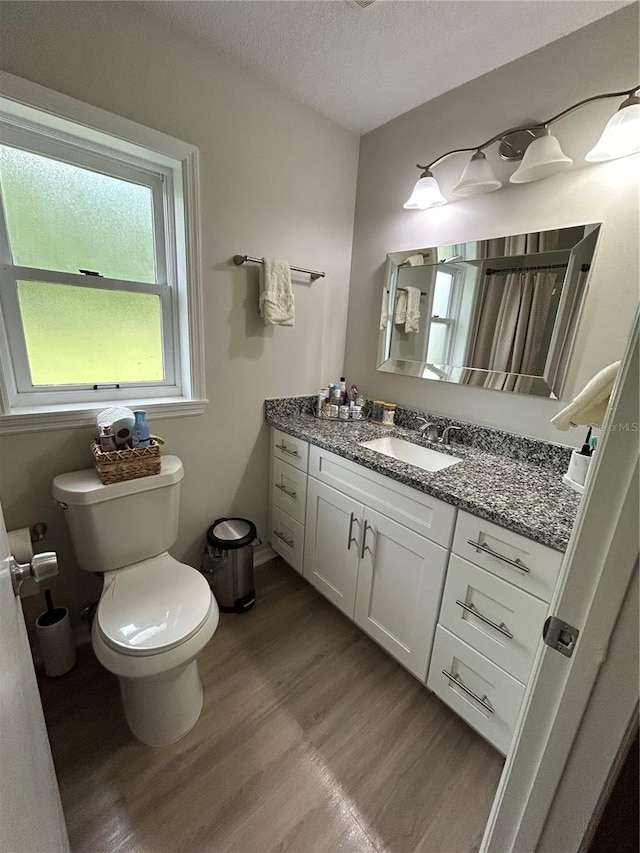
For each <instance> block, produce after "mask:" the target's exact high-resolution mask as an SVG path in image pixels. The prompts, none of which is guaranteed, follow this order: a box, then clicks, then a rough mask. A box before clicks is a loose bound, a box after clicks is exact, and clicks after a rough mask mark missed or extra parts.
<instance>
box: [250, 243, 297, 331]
mask: <svg viewBox="0 0 640 853" xmlns="http://www.w3.org/2000/svg"><path fill="white" fill-rule="evenodd" d="M259 304H260V316H261V317H262V319H263V320H264V324H265V326H293V324H294V321H295V318H296V308H295V302H294V299H293V289H292V287H291V270H290V269H289V264H288V263H287V262H286V261H278V260H276V259H275V258H263V263H262V266H261V268H260V303H259Z"/></svg>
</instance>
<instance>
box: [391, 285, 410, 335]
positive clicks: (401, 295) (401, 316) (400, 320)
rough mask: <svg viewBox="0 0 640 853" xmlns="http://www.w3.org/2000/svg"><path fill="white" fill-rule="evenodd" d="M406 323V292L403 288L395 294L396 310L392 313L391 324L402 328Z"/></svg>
mask: <svg viewBox="0 0 640 853" xmlns="http://www.w3.org/2000/svg"><path fill="white" fill-rule="evenodd" d="M406 321H407V291H406V290H405V289H404V288H403V289H402V290H399V291H398V292H397V293H396V310H395V311H394V312H393V322H394V323H395V324H396V325H397V326H404V324H405V323H406Z"/></svg>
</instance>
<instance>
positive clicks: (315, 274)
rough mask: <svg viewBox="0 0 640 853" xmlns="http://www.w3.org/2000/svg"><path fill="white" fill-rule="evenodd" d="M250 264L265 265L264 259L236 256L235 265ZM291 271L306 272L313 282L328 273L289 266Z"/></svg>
mask: <svg viewBox="0 0 640 853" xmlns="http://www.w3.org/2000/svg"><path fill="white" fill-rule="evenodd" d="M247 261H248V262H249V263H250V264H263V263H264V258H252V257H251V255H234V256H233V263H234V264H235V265H236V266H237V267H239V266H241V265H242V264H244V263H245V262H247ZM289 269H292V270H295V271H296V272H304V273H307V275H310V276H311V281H315V280H316V279H317V278H324V277H325V275H326V273H323V272H318V270H306V269H304V267H292V266H289Z"/></svg>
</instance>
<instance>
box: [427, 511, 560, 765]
mask: <svg viewBox="0 0 640 853" xmlns="http://www.w3.org/2000/svg"><path fill="white" fill-rule="evenodd" d="M562 557H563V555H562V554H561V553H559V552H558V551H554V550H553V549H551V548H548V547H547V546H545V545H541V544H540V543H537V542H533V541H532V540H530V539H527V538H526V537H524V536H520V535H519V534H518V533H514V532H513V531H510V530H505V529H504V528H502V527H499V526H498V525H496V524H493V523H491V522H488V521H484V520H483V519H480V518H477V517H476V516H473V515H470V514H469V513H467V512H459V513H458V519H457V522H456V529H455V534H454V539H453V553H452V554H451V558H450V560H449V568H448V571H447V581H446V585H445V591H444V595H443V599H442V607H441V609H440V616H439V619H438V629H437V632H436V639H435V643H434V649H433V656H432V659H431V664H430V667H429V677H428V679H427V686H428V687H429V688H430V689H431V690H433V692H434V693H436V694H437V695H438V696H439V697H440V698H441V699H442V700H443V701H444V702H446V703H447V704H448V705H450V706H451V707H452V708H453V709H454V710H455V711H456V712H457V713H458V714H459V715H460V716H461V717H463V718H464V719H465V720H466V721H467V722H468V723H469V724H470V725H471V726H473V727H474V728H475V729H476V730H477V731H478V732H479V733H480V734H482V735H483V736H484V737H485V738H486V739H487V740H488V741H490V743H492V744H493V745H494V746H495V747H497V749H499V750H500V751H501V752H503V753H506V751H507V749H508V748H509V743H510V741H511V736H512V734H513V727H514V725H515V721H516V719H517V716H518V711H519V710H520V705H521V703H522V698H523V696H524V691H525V687H526V684H527V682H528V680H529V675H530V672H531V667H532V664H533V658H534V655H535V652H536V649H537V647H538V644H539V642H540V639H541V636H542V629H543V626H544V621H545V619H546V617H547V613H548V609H549V601H550V599H551V595H552V593H553V589H554V586H555V583H556V581H557V577H558V573H559V571H560V566H561V564H562Z"/></svg>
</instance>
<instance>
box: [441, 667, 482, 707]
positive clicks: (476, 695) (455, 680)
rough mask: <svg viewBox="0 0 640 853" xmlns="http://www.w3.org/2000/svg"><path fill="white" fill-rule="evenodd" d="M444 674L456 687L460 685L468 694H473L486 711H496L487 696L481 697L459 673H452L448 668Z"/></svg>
mask: <svg viewBox="0 0 640 853" xmlns="http://www.w3.org/2000/svg"><path fill="white" fill-rule="evenodd" d="M442 674H443V675H444V676H446V677H447V678H448V679H449V681H453V683H454V684H455V685H456V687H459V688H460V689H461V690H463V691H464V692H465V693H466V694H467V696H471V698H472V699H475V700H476V702H479V703H480V704H481V705H482V707H483V708H484V709H485V711H488V712H489V713H490V714H493V713H495V708H492V707H491V705H490V704H489V703H488V702H487V697H486V696H482V697H480V696H478V694H477V693H474V692H473V690H469V688H468V687H467V686H466V684H463V683H462V681H460V679H459V677H458V676H457V675H452V674H451V673H450V672H447V670H446V669H443V670H442Z"/></svg>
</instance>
